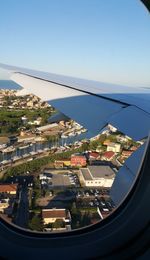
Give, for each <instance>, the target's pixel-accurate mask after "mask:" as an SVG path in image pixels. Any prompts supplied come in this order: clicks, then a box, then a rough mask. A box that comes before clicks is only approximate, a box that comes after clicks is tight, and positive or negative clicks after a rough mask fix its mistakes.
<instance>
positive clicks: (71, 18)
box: [0, 0, 150, 233]
mask: <svg viewBox="0 0 150 260" xmlns="http://www.w3.org/2000/svg"><path fill="white" fill-rule="evenodd" d="M9 2H11V1H9ZM48 2H49V1H45V6H44V5H43V1H42V0H40V1H38V2H36V8H35V9H34V8H33V6H31V13H32V12H33V13H32V14H33V17H32V15H31V13H30V11H29V13H28V16H29V22H30V23H31V31H30V28H29V27H30V26H28V21H26V15H27V11H28V9H27V4H26V1H24V3H23V5H24V13H23V14H22V15H23V16H22V17H20V14H19V17H20V23H21V24H22V26H25V25H24V22H25V21H26V22H27V25H26V26H27V27H28V30H29V33H28V31H27V29H26V26H25V31H24V33H25V36H26V39H24V37H23V34H22V31H20V29H19V28H20V27H19V26H18V25H16V23H15V19H14V21H12V23H13V24H14V25H13V26H14V28H16V30H15V33H16V37H23V39H24V41H25V43H26V46H24V45H23V43H22V47H20V48H22V49H21V52H20V53H19V56H20V58H18V60H19V64H23V66H22V67H30V65H31V67H35V68H36V69H37V70H38V69H39V70H42V69H43V68H44V69H45V70H47V71H53V72H56V73H57V74H64V75H68V74H69V76H74V77H78V78H87V79H92V80H97V81H100V82H106V83H107V82H109V83H112V84H113V85H111V87H113V89H114V93H112V92H113V91H112V92H111V91H110V89H111V88H110V89H109V88H107V84H106V83H100V87H106V91H104V88H103V90H102V92H101V95H100V93H99V92H98V93H97V92H96V91H97V90H94V93H93V92H92V91H93V90H92V89H91V90H89V88H88V91H87V92H86V85H85V86H84V87H85V88H84V91H83V93H84V95H85V93H86V95H87V97H89V95H90V94H91V92H92V94H93V96H92V99H89V100H91V101H92V102H93V99H94V98H95V99H96V102H97V100H100V101H99V102H101V101H102V103H103V102H108V103H109V102H110V104H111V105H109V104H108V106H109V111H108V109H107V105H106V104H104V105H103V109H102V110H99V112H98V113H99V114H98V113H97V112H95V111H97V110H96V108H95V110H94V109H93V108H92V105H93V103H92V102H91V103H88V106H87V109H86V111H85V109H84V108H83V111H84V113H86V118H88V115H89V117H90V115H91V111H93V118H94V121H93V122H95V124H96V125H100V127H99V129H98V131H97V132H96V133H95V134H93V133H92V132H91V131H90V130H88V129H87V128H88V127H86V126H84V123H83V124H82V123H80V122H78V121H77V120H75V119H74V118H71V117H68V115H65V114H64V113H62V111H59V109H55V107H54V106H53V105H51V102H50V101H49V102H46V101H45V100H44V101H43V100H42V99H41V98H40V97H38V96H37V95H35V94H34V93H33V94H30V93H28V94H26V95H21V94H19V93H21V92H19V90H20V86H19V85H17V84H15V83H13V82H12V81H8V78H7V77H8V75H7V74H4V72H3V71H0V78H2V79H1V80H0V217H1V218H3V219H4V220H6V221H8V222H10V223H13V224H15V225H17V226H18V227H22V228H24V229H27V230H30V231H40V232H50V233H54V232H67V231H71V230H75V229H79V228H83V227H86V226H89V225H93V224H95V223H98V222H100V221H103V219H105V218H106V217H107V216H109V215H110V214H112V213H113V212H114V211H115V209H116V208H117V207H118V206H119V205H120V204H121V203H122V201H123V200H124V199H125V197H126V196H127V194H128V192H129V191H130V190H131V188H132V186H133V184H134V182H135V180H136V178H137V173H138V169H139V166H140V162H141V159H142V155H143V152H144V148H145V142H146V139H147V135H148V130H149V118H148V115H147V114H148V109H149V103H148V102H149V101H148V96H149V84H148V82H149V80H148V75H149V71H148V67H149V66H148V63H146V60H148V58H147V56H148V55H149V54H148V52H147V50H148V49H149V46H150V37H149V36H148V26H147V25H145V23H146V22H147V16H146V12H145V10H144V7H143V9H142V8H141V3H132V4H131V1H124V3H122V1H120V3H118V1H115V0H114V1H109V4H108V3H106V2H108V1H99V0H94V1H75V0H74V1H66V0H63V1H61V0H60V1H58V0H57V1H50V2H51V4H49V3H48ZM70 2H71V3H72V4H70ZM81 2H82V3H81ZM110 2H111V3H110ZM129 2H130V3H129ZM133 2H134V1H133ZM33 3H35V1H34V0H33ZM62 3H63V5H64V6H63V5H62ZM78 6H79V8H78ZM116 6H117V8H116ZM3 8H4V14H3V18H0V21H1V19H2V22H3V24H4V21H5V19H6V6H5V5H4V6H3ZM32 8H33V10H32ZM41 8H42V9H41ZM130 8H131V9H130ZM40 9H41V13H42V12H45V18H44V17H43V21H40V22H41V24H40V23H39V15H38V14H39V12H40ZM11 10H12V13H13V15H14V16H16V15H17V14H16V13H15V7H13V6H12V9H11ZM17 12H20V13H21V12H22V10H21V9H20V7H17ZM53 12H54V13H55V15H56V13H57V15H58V16H59V19H58V20H57V22H56V17H55V16H54V14H51V15H52V18H51V16H50V13H53ZM10 15H11V17H12V16H13V15H12V14H10ZM133 17H134V19H133ZM141 17H142V18H141ZM32 19H35V21H34V22H33V20H32ZM143 20H144V22H143V24H142V21H143ZM2 22H1V23H2ZM36 22H37V23H38V25H39V28H38V29H37V26H36ZM17 23H19V20H17ZM57 23H58V24H57ZM68 24H69V25H68ZM146 24H147V23H146ZM61 25H62V27H61ZM9 26H10V21H9V23H8V24H6V27H7V28H6V29H8V28H9ZM41 26H42V27H41ZM49 26H50V30H51V33H52V38H51V37H48V36H46V35H47V33H48V34H50V31H49V32H47V29H46V31H45V28H47V27H49ZM55 27H56V28H55ZM59 27H60V28H59ZM137 27H138V29H137ZM143 27H144V28H143ZM62 28H63V30H64V31H63V32H62ZM11 29H12V30H13V28H11ZM60 29H61V30H60ZM143 29H144V30H143ZM32 30H33V31H34V33H33V32H32ZM38 30H39V31H38ZM39 32H40V34H38V33H39ZM0 33H1V35H2V36H3V37H2V38H3V41H6V39H7V40H8V39H9V38H6V39H5V35H4V33H3V31H1V28H0ZM30 34H31V35H32V36H33V35H35V38H34V37H30V36H31V35H30ZM141 35H142V36H141ZM45 37H47V38H45ZM33 38H34V39H33ZM40 38H42V39H43V40H42V41H41V43H40ZM44 38H45V40H44ZM10 39H11V36H10ZM27 41H31V42H32V41H36V42H37V46H36V48H35V49H34V48H33V45H34V44H32V43H31V47H30V48H29V45H28V44H27ZM45 42H46V43H45ZM13 44H14V45H16V46H18V45H17V42H14V41H12V45H13ZM40 44H41V45H40ZM44 46H45V47H44ZM71 46H72V47H71ZM3 48H4V47H3ZM7 48H8V49H9V48H10V46H9V47H8V46H6V49H5V52H6V51H8V50H7ZM42 48H43V49H44V48H45V49H46V52H43V57H42V56H41V54H40V62H41V64H42V65H41V66H39V65H38V67H36V61H35V64H34V63H32V61H31V60H34V58H35V57H38V54H39V53H41V52H42V51H43V50H42ZM29 49H32V52H31V53H30V51H29ZM50 49H53V50H54V51H52V52H51V50H50ZM140 50H142V54H141V51H140ZM22 51H24V52H25V53H27V56H28V55H29V54H28V53H30V55H31V58H30V57H29V64H28V62H27V61H26V57H25V56H24V55H22ZM53 52H54V53H53ZM8 53H9V51H8ZM9 54H10V53H9ZM55 55H56V60H55ZM7 56H9V55H8V54H7ZM15 56H16V57H18V52H17V49H14V57H15ZM47 56H48V59H49V60H50V61H49V62H47ZM14 57H13V56H11V54H10V63H13V62H14V63H17V59H16V61H15V58H14ZM69 57H71V58H69ZM97 57H99V58H98V59H97ZM11 58H12V60H11ZM57 59H58V61H57ZM3 60H6V63H9V60H7V59H5V57H4V58H3ZM35 60H36V58H35ZM71 60H72V64H73V65H72V66H71V65H70V62H71ZM83 60H84V63H83ZM149 60H150V59H149ZM80 64H81V65H80ZM16 65H17V64H16ZM83 65H84V67H83ZM149 65H150V64H149ZM86 84H87V83H86ZM89 84H90V87H91V82H89ZM121 85H125V86H129V89H130V87H132V91H133V90H134V89H135V88H136V87H140V92H138V93H136V95H135V96H134V95H133V92H132V91H130V90H129V89H128V90H129V93H125V92H124V87H123V89H122V87H121ZM31 87H32V86H31ZM76 87H78V85H77V84H76V81H75V85H74V86H73V88H74V89H75V88H76ZM97 87H98V83H97V82H96V88H97ZM91 88H92V87H91ZM96 88H95V89H96ZM142 91H144V94H145V96H144V94H143V92H142ZM141 93H142V94H141ZM86 95H85V96H86ZM142 95H143V96H142ZM72 96H73V95H72ZM85 96H84V97H85ZM140 98H143V100H144V101H142V102H143V103H140V102H141V101H140ZM85 99H86V98H85ZM71 100H75V101H76V100H77V101H78V100H79V99H77V97H76V96H75V95H74V96H73V99H71ZM82 100H83V96H82V95H81V101H82ZM66 102H67V101H66ZM139 103H140V107H138V105H139ZM76 104H77V105H76V106H74V109H77V110H78V108H79V105H78V103H77V102H76ZM82 106H83V107H84V102H83V105H82ZM69 109H70V108H69ZM81 110H82V109H81ZM83 111H81V114H82V113H83ZM111 111H112V112H111ZM108 112H109V113H108ZM94 113H96V114H94ZM103 115H105V117H104V118H103ZM147 118H148V119H147ZM79 121H80V120H79ZM83 121H84V120H83ZM101 121H102V124H101ZM147 121H148V123H147ZM139 122H141V123H139ZM85 125H86V124H85ZM140 128H141V129H140Z"/></svg>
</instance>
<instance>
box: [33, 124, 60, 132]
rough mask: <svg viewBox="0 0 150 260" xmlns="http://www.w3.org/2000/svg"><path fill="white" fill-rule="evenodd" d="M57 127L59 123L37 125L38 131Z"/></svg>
mask: <svg viewBox="0 0 150 260" xmlns="http://www.w3.org/2000/svg"><path fill="white" fill-rule="evenodd" d="M55 127H58V124H57V123H53V124H49V125H44V126H40V127H37V131H38V132H45V131H48V130H51V129H52V128H55Z"/></svg>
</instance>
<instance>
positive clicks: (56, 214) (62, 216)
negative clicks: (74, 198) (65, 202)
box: [42, 209, 71, 225]
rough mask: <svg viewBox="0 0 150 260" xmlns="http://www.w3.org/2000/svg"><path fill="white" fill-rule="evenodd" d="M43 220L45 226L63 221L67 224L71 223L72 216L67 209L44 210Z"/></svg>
mask: <svg viewBox="0 0 150 260" xmlns="http://www.w3.org/2000/svg"><path fill="white" fill-rule="evenodd" d="M42 219H43V222H44V225H46V224H53V223H54V222H55V221H56V220H62V221H64V222H65V223H70V222H71V215H70V212H69V210H66V209H43V210H42Z"/></svg>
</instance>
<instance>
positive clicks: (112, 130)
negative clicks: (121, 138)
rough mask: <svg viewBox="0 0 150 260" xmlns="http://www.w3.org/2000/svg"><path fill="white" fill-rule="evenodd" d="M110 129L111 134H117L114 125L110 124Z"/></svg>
mask: <svg viewBox="0 0 150 260" xmlns="http://www.w3.org/2000/svg"><path fill="white" fill-rule="evenodd" d="M108 129H109V130H110V131H111V132H113V133H115V132H117V128H116V127H114V126H112V125H110V124H108Z"/></svg>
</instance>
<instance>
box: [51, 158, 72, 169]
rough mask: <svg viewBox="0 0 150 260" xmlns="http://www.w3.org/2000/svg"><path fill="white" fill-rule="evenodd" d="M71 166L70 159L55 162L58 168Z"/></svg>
mask: <svg viewBox="0 0 150 260" xmlns="http://www.w3.org/2000/svg"><path fill="white" fill-rule="evenodd" d="M70 165H71V161H70V160H68V159H62V160H55V167H56V168H63V167H69V166H70Z"/></svg>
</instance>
